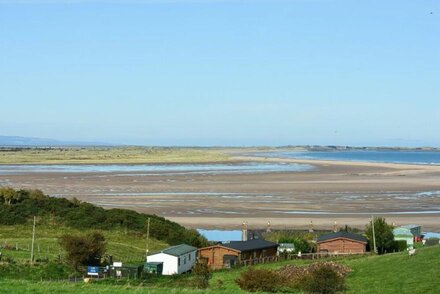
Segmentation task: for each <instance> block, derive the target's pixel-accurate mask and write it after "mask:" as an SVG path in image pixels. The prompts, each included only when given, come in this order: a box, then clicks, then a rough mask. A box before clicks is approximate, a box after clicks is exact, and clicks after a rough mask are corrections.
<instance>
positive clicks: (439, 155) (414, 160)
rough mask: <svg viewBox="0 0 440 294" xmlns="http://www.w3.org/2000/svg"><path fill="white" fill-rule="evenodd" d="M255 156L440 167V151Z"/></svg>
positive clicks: (338, 152)
mask: <svg viewBox="0 0 440 294" xmlns="http://www.w3.org/2000/svg"><path fill="white" fill-rule="evenodd" d="M253 155H254V156H263V157H276V158H296V159H315V160H339V161H363V162H383V163H405V164H426V165H440V151H406V150H405V151H400V150H355V151H353V150H350V151H346V150H341V151H303V152H296V151H273V152H258V153H254V154H253Z"/></svg>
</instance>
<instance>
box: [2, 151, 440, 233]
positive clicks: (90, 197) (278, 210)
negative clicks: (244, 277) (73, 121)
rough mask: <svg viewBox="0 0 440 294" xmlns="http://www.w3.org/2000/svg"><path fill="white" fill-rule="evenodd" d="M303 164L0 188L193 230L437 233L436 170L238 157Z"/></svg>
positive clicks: (42, 180)
mask: <svg viewBox="0 0 440 294" xmlns="http://www.w3.org/2000/svg"><path fill="white" fill-rule="evenodd" d="M239 161H254V162H257V161H259V162H265V163H283V164H290V163H292V164H293V163H295V164H306V165H312V166H313V167H314V168H313V169H306V170H299V171H281V172H273V171H268V172H266V171H262V172H258V173H246V172H244V173H241V172H236V173H229V172H227V171H226V172H219V173H216V172H206V171H205V172H203V171H202V172H197V173H184V172H183V173H167V172H163V171H159V172H154V171H153V172H149V173H139V172H123V173H120V172H114V171H112V172H81V173H74V172H62V173H60V172H38V173H26V172H22V173H18V174H8V175H0V184H1V185H10V186H13V187H15V188H38V189H41V190H43V191H44V192H45V193H47V194H50V195H53V196H56V197H66V198H73V197H76V198H78V199H80V200H84V201H88V202H91V203H95V204H97V205H100V206H103V207H106V208H113V207H120V208H129V209H134V210H137V211H140V212H146V213H155V214H158V215H161V216H164V217H167V218H169V219H171V220H175V221H177V222H179V223H181V224H183V225H186V226H190V227H197V228H201V227H202V228H238V227H239V226H240V224H241V222H242V221H248V223H249V224H250V225H251V226H252V225H254V226H256V227H263V226H265V224H266V223H267V221H268V220H270V221H271V222H272V225H273V226H274V227H286V226H287V227H295V228H302V227H307V225H308V223H309V222H310V221H311V220H312V221H313V223H314V224H315V225H316V226H317V227H322V228H328V227H331V226H332V225H333V222H334V221H335V220H336V221H337V222H338V223H339V224H341V225H345V224H348V225H350V226H355V227H363V226H364V225H365V224H366V223H367V222H368V219H369V218H370V217H371V215H372V214H374V215H383V216H385V217H386V218H387V219H389V220H390V221H393V222H395V223H396V224H406V223H420V224H422V225H423V226H424V229H429V230H440V166H429V165H403V164H385V163H360V162H359V163H358V162H341V161H317V160H296V159H276V158H250V157H235V158H234V162H239Z"/></svg>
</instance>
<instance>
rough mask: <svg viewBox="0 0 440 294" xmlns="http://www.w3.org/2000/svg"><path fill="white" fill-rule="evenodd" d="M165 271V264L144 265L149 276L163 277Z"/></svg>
mask: <svg viewBox="0 0 440 294" xmlns="http://www.w3.org/2000/svg"><path fill="white" fill-rule="evenodd" d="M162 270H163V262H146V263H145V264H144V272H146V273H149V274H158V275H161V274H162Z"/></svg>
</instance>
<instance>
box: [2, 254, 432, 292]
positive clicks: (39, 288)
mask: <svg viewBox="0 0 440 294" xmlns="http://www.w3.org/2000/svg"><path fill="white" fill-rule="evenodd" d="M439 257H440V247H439V246H436V247H431V248H424V249H421V250H419V251H418V252H417V255H416V256H413V257H409V256H408V255H407V254H406V253H397V254H389V255H386V256H371V257H363V258H353V259H348V260H344V261H341V262H343V263H345V264H347V265H349V266H350V267H351V268H352V269H353V272H352V273H351V274H350V275H349V277H348V279H347V283H348V287H349V293H440V283H439V282H438V281H439V280H440V272H439V271H438V268H439V267H440V258H439ZM287 263H289V262H284V263H278V264H270V265H263V266H262V267H265V268H277V267H280V266H282V265H284V264H287ZM295 263H297V261H295ZM240 271H242V269H239V270H232V271H222V272H217V273H215V274H214V277H213V279H212V281H211V288H210V289H209V290H208V291H198V290H192V289H182V288H177V287H176V288H151V287H148V288H146V287H142V286H138V285H129V284H127V285H124V286H110V285H105V284H104V285H103V284H99V283H95V284H90V285H86V284H84V283H76V284H74V283H48V282H42V283H31V282H27V281H17V280H1V279H0V290H2V291H12V290H13V291H15V292H18V293H20V292H26V291H28V292H29V291H32V293H47V292H51V293H61V292H64V293H66V292H68V293H73V292H75V293H90V292H91V291H93V292H96V293H122V292H126V291H127V290H131V291H130V292H133V293H141V292H145V291H146V290H148V293H206V292H208V293H244V292H242V291H241V290H240V289H239V288H238V287H237V286H236V285H235V284H234V280H235V279H236V278H237V277H238V276H239V273H240ZM219 280H222V281H223V285H222V286H220V285H219V282H218V281H219ZM0 292H1V291H0Z"/></svg>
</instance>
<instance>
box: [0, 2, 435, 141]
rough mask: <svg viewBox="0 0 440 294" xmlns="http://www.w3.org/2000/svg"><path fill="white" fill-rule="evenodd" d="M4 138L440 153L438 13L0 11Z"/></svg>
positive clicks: (227, 7)
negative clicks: (420, 148) (409, 149)
mask: <svg viewBox="0 0 440 294" xmlns="http://www.w3.org/2000/svg"><path fill="white" fill-rule="evenodd" d="M0 135H11V136H12V135H14V136H15V135H16V136H29V137H43V138H52V139H58V140H69V141H71V140H77V141H99V142H108V143H118V144H142V145H180V146H185V145H186V146H188V145H190V146H194V145H198V146H212V145H222V146H251V145H271V146H279V145H305V144H313V145H357V146H410V147H413V146H440V1H438V0H417V1H415V0H387V1H383V0H377V1H373V0H365V1H353V0H345V1H344V0H290V1H289V0H272V1H264V0H259V1H251V0H248V1H244V0H243V1H238V0H237V1H234V0H229V1H226V0H225V1H221V0H205V1H202V0H199V1H196V0H193V1H190V0H188V1H185V0H174V1H173V0H164V1H159V0H145V1H142V0H132V1H130V0H128V1H122V0H113V1H105V0H101V1H87V0H59V1H55V0H46V1H43V0H41V1H39V0H0Z"/></svg>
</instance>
